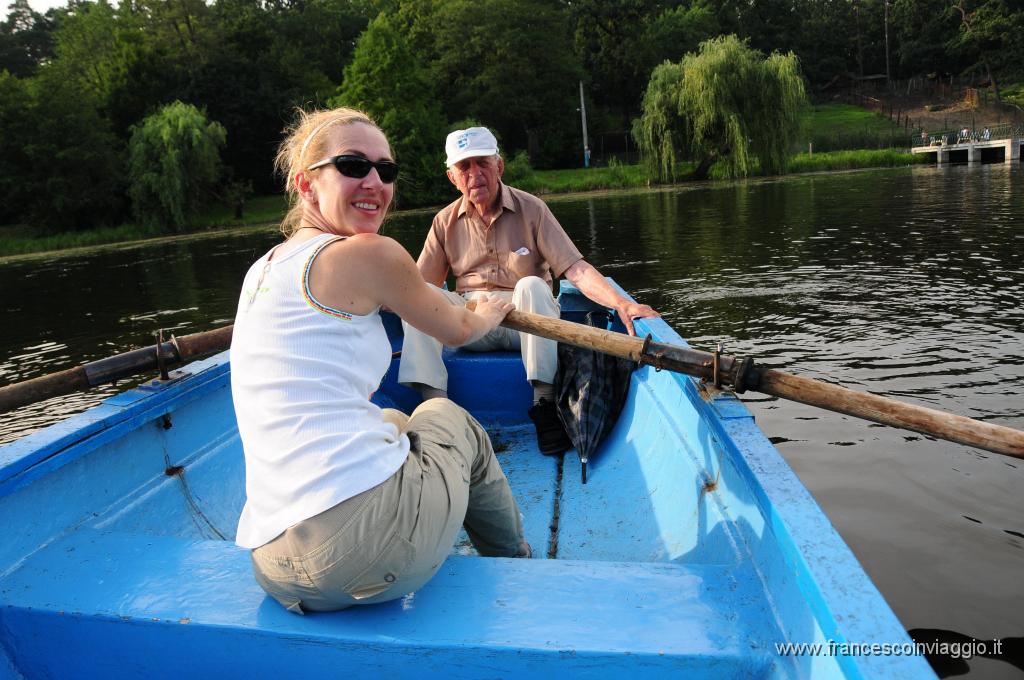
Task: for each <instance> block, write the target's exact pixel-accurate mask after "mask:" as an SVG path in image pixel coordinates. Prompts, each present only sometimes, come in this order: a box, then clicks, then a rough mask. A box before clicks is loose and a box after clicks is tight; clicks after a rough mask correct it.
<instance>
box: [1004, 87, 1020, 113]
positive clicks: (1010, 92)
mask: <svg viewBox="0 0 1024 680" xmlns="http://www.w3.org/2000/svg"><path fill="white" fill-rule="evenodd" d="M1002 96H1003V101H1005V102H1008V103H1010V104H1015V105H1016V106H1019V107H1024V83H1014V84H1012V85H1004V86H1003V90H1002Z"/></svg>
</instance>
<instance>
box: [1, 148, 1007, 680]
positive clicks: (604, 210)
mask: <svg viewBox="0 0 1024 680" xmlns="http://www.w3.org/2000/svg"><path fill="white" fill-rule="evenodd" d="M1022 196H1024V171H1022V169H1021V167H1020V166H1019V164H1015V165H1004V164H998V165H985V166H981V167H966V166H959V167H958V166H952V167H944V168H941V169H940V168H914V169H898V170H886V171H870V172H855V173H840V174H826V175H806V176H796V177H790V178H784V179H774V180H754V181H749V182H737V183H728V184H713V185H712V184H701V185H694V186H688V187H684V188H681V189H673V190H664V191H651V192H640V193H628V194H608V195H600V196H598V195H594V196H591V197H583V198H579V197H577V198H566V199H557V200H553V201H552V202H551V208H552V210H553V211H554V213H555V215H556V216H557V217H558V219H559V220H560V221H561V222H562V224H563V225H564V226H565V227H566V230H567V231H568V232H569V234H570V235H571V236H572V238H573V239H574V240H575V242H576V244H577V245H578V246H579V248H580V250H581V251H583V253H584V254H585V255H586V257H587V259H588V260H590V261H591V262H593V263H594V264H595V265H597V266H598V267H599V268H600V269H601V270H602V272H603V273H605V274H607V275H610V276H613V277H615V279H616V280H617V281H618V282H619V283H620V284H621V285H622V286H623V287H624V288H625V289H627V290H629V291H630V292H631V293H633V294H634V296H635V297H637V298H638V299H639V300H641V301H642V302H646V303H649V304H651V305H653V306H654V307H655V308H656V309H658V310H659V311H661V312H662V314H663V315H664V316H665V318H666V319H667V320H668V321H669V323H671V324H672V325H673V326H674V327H675V328H676V329H677V330H678V331H679V333H680V334H681V335H683V336H684V337H687V338H688V339H689V340H690V342H691V344H693V345H695V346H697V347H700V348H711V347H713V346H714V344H715V343H717V342H722V343H724V344H725V346H726V349H727V351H728V352H730V353H737V354H749V355H752V356H754V357H755V358H756V359H757V360H758V361H759V362H762V363H766V364H768V365H771V366H774V367H777V368H784V369H787V370H790V371H794V372H798V373H801V374H804V375H808V376H811V377H819V378H823V379H825V380H828V381H831V382H836V383H840V384H842V385H845V386H848V387H853V388H855V389H861V390H867V391H871V392H875V393H879V394H885V395H889V396H892V397H896V398H901V399H906V400H907V401H911V402H914V403H918V404H922V405H925V406H929V407H933V408H938V409H944V410H948V411H951V412H955V413H959V414H962V415H966V416H970V417H973V418H978V419H982V420H988V421H991V422H996V423H999V424H1003V425H1008V426H1011V427H1016V428H1019V429H1024V198H1022ZM430 217H431V215H430V214H429V213H418V214H414V215H403V216H399V217H396V218H394V219H392V220H391V221H390V222H389V223H388V224H387V225H386V227H385V233H388V234H390V235H392V236H394V237H395V238H397V239H398V240H399V241H401V242H402V243H403V244H404V245H405V246H406V247H407V248H408V249H409V250H410V251H412V252H413V253H414V254H415V253H418V252H419V247H420V245H421V244H422V240H423V237H424V234H425V230H426V228H427V227H428V225H429V222H430ZM277 240H278V236H277V235H276V234H275V232H273V231H272V230H266V229H265V230H254V231H251V232H245V233H235V234H232V235H230V236H221V237H212V238H201V239H192V240H183V241H179V242H174V243H164V244H159V245H149V246H142V247H134V248H129V249H113V250H102V251H99V252H93V253H89V254H82V255H73V256H67V257H53V258H41V259H32V260H22V261H14V262H7V263H0V309H2V310H3V315H4V324H3V326H4V329H3V333H2V338H0V384H4V383H7V382H13V381H16V380H23V379H26V378H30V377H34V376H36V375H42V374H45V373H48V372H51V371H54V370H57V369H60V368H65V367H67V366H70V365H73V364H76V363H80V362H83V361H88V360H94V359H98V358H101V357H104V356H108V355H110V354H114V353H116V352H119V351H124V350H126V349H130V348H133V347H137V346H141V345H143V344H147V343H151V342H152V337H153V335H152V334H153V332H154V331H155V330H156V329H157V328H164V329H168V330H172V331H174V332H176V333H178V334H182V333H189V332H195V331H200V330H205V329H208V328H213V327H216V326H219V325H223V324H226V323H230V322H231V320H232V317H233V315H234V308H235V304H236V302H237V296H238V288H239V284H240V281H241V279H242V276H243V274H244V272H245V270H246V269H247V267H248V265H249V263H251V262H252V261H253V260H255V259H256V258H257V257H258V256H259V255H261V254H262V253H263V252H265V251H266V250H267V249H268V248H269V247H270V246H271V245H273V244H274V243H275V242H276V241H277ZM123 387H124V385H121V386H119V387H117V388H104V389H102V390H97V391H94V392H92V393H90V394H88V395H78V396H76V397H74V398H73V399H65V400H62V401H60V402H59V403H56V404H55V403H44V404H41V405H36V406H32V407H26V408H24V409H21V410H19V411H16V412H14V413H11V414H6V415H3V416H0V442H6V441H11V440H12V439H14V438H16V437H18V436H20V435H23V434H25V433H27V432H29V431H32V430H33V429H36V428H38V427H41V426H43V425H46V424H49V423H51V422H54V421H55V420H56V419H59V418H60V417H62V416H63V415H65V414H68V413H72V412H77V411H80V410H82V409H84V408H86V407H87V406H90V405H93V404H95V403H96V402H97V401H98V400H100V399H101V398H103V397H104V396H106V395H108V394H110V393H112V392H114V391H117V390H118V389H122V388H123ZM744 401H745V402H746V403H747V405H748V406H749V408H750V409H751V410H752V411H753V412H754V414H755V416H756V418H757V422H758V423H759V424H760V426H761V428H762V429H763V430H764V431H765V432H766V433H767V434H768V436H769V437H770V438H771V439H772V441H773V442H774V443H775V444H776V446H777V447H778V449H779V451H781V453H782V455H783V456H784V457H785V458H786V460H787V461H788V462H789V463H790V464H791V465H792V466H793V468H794V469H795V470H796V472H797V474H798V475H799V476H800V478H801V480H802V481H803V482H804V484H806V485H807V487H808V488H809V489H810V490H811V492H812V493H813V494H814V496H815V498H816V499H817V500H818V502H819V503H820V504H821V505H822V507H823V508H824V510H825V512H826V513H827V515H828V517H829V518H830V519H831V521H832V522H833V523H834V524H835V525H836V527H837V528H838V529H839V532H840V533H841V534H842V536H843V538H844V539H845V540H846V541H847V543H848V544H849V545H850V546H851V547H852V549H853V551H854V553H855V554H856V555H857V557H858V559H860V561H861V563H862V564H863V565H864V567H865V568H866V569H867V571H868V573H869V574H870V575H871V577H872V578H873V579H874V581H875V583H876V584H877V585H878V587H879V589H880V590H881V591H882V593H883V594H884V595H885V597H886V599H887V600H888V601H889V603H890V604H891V605H892V607H893V608H894V610H895V611H896V614H897V615H898V616H899V618H900V620H901V621H902V622H903V624H904V625H905V626H906V627H907V628H908V629H911V630H914V631H915V634H917V635H918V636H920V637H921V639H924V640H932V639H935V638H936V636H940V635H949V634H951V633H948V632H947V633H940V632H935V633H931V632H923V629H938V630H940V631H950V632H955V633H959V634H963V635H966V636H967V637H968V638H976V639H978V640H986V639H987V640H992V639H996V638H1000V639H1003V638H1017V641H1016V642H1014V641H1013V640H1009V639H1008V640H1006V642H1005V643H1004V649H1006V650H1013V649H1016V650H1017V652H1016V654H1017V655H1018V656H1017V659H1018V661H1017V663H1018V664H1024V661H1021V660H1020V659H1021V658H1022V657H1024V653H1022V652H1021V651H1020V650H1021V647H1022V646H1024V639H1022V638H1021V636H1022V635H1024V613H1022V609H1024V579H1022V574H1024V503H1022V502H1021V501H1022V497H1024V493H1022V491H1024V461H1022V460H1017V459H1011V458H1005V457H1002V456H998V455H995V454H989V453H985V452H981V451H978V450H974V449H970V448H967V447H963V446H959V445H956V444H952V443H947V442H941V441H936V440H932V439H930V438H928V437H923V436H920V435H916V434H914V433H910V432H904V431H899V430H894V429H891V428H886V427H881V426H878V425H873V424H870V423H867V422H864V421H861V420H858V419H855V418H850V417H846V416H841V415H838V414H833V413H830V412H826V411H821V410H817V409H814V408H811V407H807V406H802V405H799V404H794V403H790V402H785V401H781V400H776V399H771V398H767V397H762V396H758V395H754V394H749V393H748V394H747V395H744ZM854 642H856V641H854ZM939 670H940V671H941V672H942V673H943V674H944V675H951V674H956V673H958V672H961V671H969V672H970V674H971V676H972V677H979V678H980V677H984V678H1021V677H1024V670H1022V669H1021V668H1017V667H1015V666H1013V665H1011V664H1010V663H1006V662H1005V661H1000V660H993V659H984V658H974V659H971V660H970V661H969V662H966V664H963V665H955V664H954V665H949V666H945V667H942V668H940V669H939Z"/></svg>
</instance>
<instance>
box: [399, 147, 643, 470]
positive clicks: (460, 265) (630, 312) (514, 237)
mask: <svg viewBox="0 0 1024 680" xmlns="http://www.w3.org/2000/svg"><path fill="white" fill-rule="evenodd" d="M445 150H446V151H447V154H448V160H447V165H448V179H449V180H451V183H452V184H454V185H455V186H456V187H458V189H459V191H460V192H462V197H461V198H458V199H456V200H455V201H454V202H453V203H451V204H450V205H448V206H447V207H445V208H444V209H443V210H441V212H439V213H437V215H436V216H435V217H434V222H433V224H432V225H431V227H430V233H429V234H428V235H427V240H426V243H425V244H424V245H423V252H421V253H420V257H419V260H418V261H417V265H418V266H419V269H420V273H421V274H422V275H423V278H424V279H425V280H426V281H427V282H428V283H432V284H434V285H435V286H439V287H440V286H441V285H442V284H443V283H444V280H445V278H446V277H447V275H448V271H449V269H450V270H451V271H452V273H453V274H454V275H455V288H456V291H457V293H449V294H448V298H449V301H450V302H451V303H452V304H465V303H466V301H467V300H471V299H474V298H476V297H480V296H482V295H500V296H502V297H505V298H506V299H511V301H512V303H513V304H514V305H515V307H516V309H518V310H521V311H527V312H532V313H534V314H543V315H545V316H550V317H555V318H557V317H558V316H559V308H558V303H557V302H556V301H555V299H554V297H553V296H552V293H551V290H552V274H553V275H554V276H555V277H559V276H562V275H564V276H565V277H566V278H567V279H569V281H571V282H572V283H573V284H574V285H575V286H576V287H577V288H579V290H580V291H581V292H582V293H583V294H584V295H586V296H587V297H588V298H590V299H591V300H593V301H594V302H596V303H598V304H600V305H603V306H605V307H611V308H614V309H615V310H616V312H618V315H619V318H621V319H622V320H623V322H624V323H625V325H626V328H627V329H628V331H629V332H630V334H633V332H634V331H633V319H635V318H639V317H649V316H657V315H658V313H657V312H655V311H654V310H653V309H651V308H650V307H648V306H647V305H641V304H637V303H635V302H631V301H629V300H627V299H625V298H624V297H622V296H621V295H619V293H618V292H617V291H616V290H615V289H614V288H612V287H611V286H610V285H609V284H608V282H607V281H606V280H605V278H604V277H603V276H601V273H600V272H598V271H597V269H595V268H594V267H593V265H591V264H589V263H588V262H587V261H586V260H584V259H583V255H582V254H580V251H579V250H577V248H576V246H575V245H573V242H572V241H571V240H570V239H569V237H568V235H567V234H566V233H565V231H564V230H563V229H562V227H561V225H559V224H558V221H557V220H556V219H555V217H554V215H552V214H551V211H550V210H549V209H548V207H547V205H545V204H544V202H543V201H541V200H540V199H538V198H537V197H535V196H531V195H530V194H528V193H526V192H525V191H520V190H518V189H514V188H512V187H509V186H506V185H505V184H503V183H502V182H501V175H502V173H503V172H504V170H505V163H504V161H503V160H502V158H501V156H500V155H499V154H498V141H497V140H496V139H495V138H494V135H493V134H491V132H490V130H488V129H487V128H483V127H473V128H469V129H468V130H456V131H455V132H453V133H451V134H450V135H448V140H447V143H446V144H445ZM466 349H471V350H474V351H482V352H483V351H490V350H495V349H518V350H521V352H522V356H523V363H524V364H525V366H526V378H527V380H529V381H530V384H531V385H533V391H534V405H533V407H532V408H531V409H530V411H529V415H530V418H531V420H533V422H534V425H535V426H536V428H537V443H538V446H539V448H540V451H541V453H544V454H547V455H555V454H559V453H562V452H564V451H566V450H568V449H569V448H571V447H572V442H571V441H569V438H568V436H567V435H566V434H565V431H564V429H563V428H562V424H561V422H560V421H559V419H558V413H557V411H556V409H555V398H554V387H553V385H552V383H553V381H554V378H555V369H556V368H557V361H558V351H557V349H558V345H557V343H556V342H555V341H553V340H548V339H545V338H540V337H537V336H534V335H530V334H526V333H524V334H522V336H520V333H518V332H516V331H511V330H508V329H506V328H498V329H496V330H495V331H493V332H492V333H491V334H489V335H487V336H485V337H484V338H482V339H481V340H479V341H477V342H476V343H474V344H472V345H467V346H466ZM398 380H399V382H401V383H403V384H406V385H409V386H410V387H413V388H414V389H417V390H419V391H420V393H421V394H422V395H423V397H424V399H429V398H432V397H446V396H447V389H448V373H447V371H446V370H445V367H444V362H443V361H442V360H441V345H440V343H439V342H438V341H436V340H435V339H434V338H432V337H430V336H429V335H426V334H425V333H421V332H420V331H417V330H416V329H415V328H413V327H411V326H409V325H408V324H405V344H404V346H403V348H402V362H401V366H400V368H399V372H398Z"/></svg>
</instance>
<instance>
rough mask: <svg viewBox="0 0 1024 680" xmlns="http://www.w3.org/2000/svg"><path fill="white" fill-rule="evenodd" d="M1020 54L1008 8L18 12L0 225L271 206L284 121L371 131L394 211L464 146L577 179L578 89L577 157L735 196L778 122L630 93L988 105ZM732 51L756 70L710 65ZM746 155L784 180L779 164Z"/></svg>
mask: <svg viewBox="0 0 1024 680" xmlns="http://www.w3.org/2000/svg"><path fill="white" fill-rule="evenodd" d="M724 36H735V38H734V41H735V42H729V41H728V40H727V39H726V38H725V37H724ZM702 43H703V44H704V48H701V45H702ZM1022 43H1024V7H1022V6H1021V3H1020V0H716V1H714V2H712V1H711V0H571V1H570V0H214V1H213V2H212V3H207V2H205V1H204V0H121V2H119V3H118V4H116V5H114V4H110V3H108V2H107V1H106V0H100V1H98V2H89V1H85V0H70V2H69V4H68V5H67V6H65V7H63V8H60V9H54V10H50V11H48V12H47V13H46V14H39V13H37V12H34V11H33V10H32V9H31V8H30V7H29V5H28V4H27V0H15V2H14V4H13V5H12V8H11V11H10V13H9V14H8V16H7V18H6V20H5V21H4V22H3V23H2V24H0V224H13V223H25V224H31V225H33V226H38V227H40V228H50V229H57V230H69V229H83V228H90V227H94V226H98V225H103V224H115V223H119V222H124V221H126V220H137V221H140V222H143V223H146V222H149V223H154V224H156V223H161V224H164V225H167V226H170V227H171V228H184V227H186V226H190V221H191V220H193V219H195V218H196V215H197V214H198V211H199V210H200V209H201V208H202V206H203V204H204V203H208V202H211V201H217V200H219V201H227V202H234V203H237V202H240V201H241V200H242V198H243V197H244V196H245V195H246V194H250V193H256V194H267V193H273V192H276V191H278V190H279V181H278V179H277V178H275V177H274V176H273V174H272V158H273V155H274V150H275V148H276V145H277V143H278V141H279V139H280V133H281V130H282V129H283V127H284V126H285V124H286V123H287V122H288V121H289V119H290V117H291V115H292V112H293V111H294V110H295V108H296V107H300V106H301V107H309V106H327V105H337V104H347V105H353V106H358V107H361V108H364V109H366V110H368V111H369V112H370V113H371V114H372V115H374V116H375V117H376V118H377V120H378V121H379V122H380V123H381V125H382V127H383V128H384V129H385V130H386V131H387V132H388V135H389V137H390V139H391V140H392V143H393V144H394V146H395V154H396V157H397V159H398V161H399V162H400V164H401V165H402V168H403V176H402V179H401V180H400V183H399V187H398V200H399V202H400V204H402V205H405V206H413V205H425V204H430V203H438V202H440V201H443V200H446V198H447V197H448V196H450V193H449V190H448V188H447V185H446V182H447V181H446V179H445V177H444V173H443V167H444V166H443V154H442V147H443V140H444V135H445V134H446V133H447V132H448V131H449V130H450V129H453V128H454V127H456V126H461V125H465V124H467V123H471V122H473V123H481V124H486V125H488V126H490V127H491V128H492V129H494V130H495V131H496V133H497V134H498V135H499V138H500V140H501V143H502V146H503V148H504V149H505V150H506V152H512V153H516V152H518V153H520V154H521V155H522V156H523V162H524V163H525V161H526V159H528V161H529V164H530V165H531V166H532V167H536V168H551V167H576V166H578V165H579V164H580V159H581V157H582V150H581V131H580V115H579V112H578V107H579V82H580V81H582V82H583V83H584V89H585V91H586V96H587V104H586V106H587V113H588V117H589V126H590V132H591V134H592V135H593V134H600V133H602V132H621V131H629V130H632V131H633V133H634V134H635V135H636V138H637V140H638V141H640V142H644V140H645V139H646V140H647V142H646V146H645V148H646V149H647V150H648V154H647V155H648V156H651V158H649V159H648V160H649V162H650V164H651V168H652V174H654V175H657V176H670V175H671V172H670V171H666V170H667V169H668V170H670V165H671V163H672V161H673V160H674V159H675V157H676V154H677V153H678V154H680V155H684V156H687V157H690V158H694V159H695V160H698V161H701V162H702V163H703V162H709V163H713V162H715V161H716V160H727V162H728V163H729V164H730V165H729V168H730V172H733V173H735V172H740V173H742V171H743V163H739V165H737V163H738V161H736V160H735V159H736V154H737V153H739V154H740V155H743V154H745V153H747V151H745V149H746V148H747V147H746V146H745V145H744V144H743V143H742V140H743V139H744V138H746V139H748V140H749V143H750V144H752V145H754V146H756V145H757V144H758V143H759V142H758V141H757V140H754V139H753V138H751V137H750V134H751V129H748V128H745V127H743V126H742V125H740V126H738V124H737V120H740V121H742V120H745V119H744V118H743V116H748V117H750V116H753V117H754V118H757V117H762V118H763V117H764V113H765V110H766V108H767V107H774V104H772V102H773V101H775V100H771V99H770V97H764V98H762V101H760V102H758V101H757V100H758V97H759V96H760V95H759V91H758V90H757V89H755V90H738V91H737V92H734V93H732V94H729V93H718V94H717V95H715V96H714V97H710V98H705V99H704V100H701V101H697V100H696V99H693V98H692V97H690V99H686V98H685V97H684V99H686V101H684V100H683V99H679V97H678V96H677V98H676V100H677V105H675V109H673V110H671V111H669V110H668V109H663V110H660V112H659V109H657V105H658V104H657V101H656V100H657V99H658V97H657V96H655V95H656V93H655V92H653V91H652V90H651V89H650V88H651V87H655V84H656V83H659V84H660V85H657V87H669V88H675V90H674V91H675V92H676V93H677V94H678V93H680V92H683V91H684V88H687V87H688V88H690V89H689V90H686V91H687V92H690V93H691V95H692V93H693V92H695V91H696V90H694V89H693V88H694V87H695V85H694V81H693V79H692V78H690V80H687V78H686V77H684V72H683V70H681V69H683V68H684V65H685V64H689V66H687V67H686V68H705V69H714V68H724V67H725V66H726V65H727V64H726V62H729V63H731V64H732V66H731V67H730V68H731V70H729V71H728V73H725V72H721V73H720V75H721V74H724V76H723V77H726V78H727V79H730V82H733V83H734V86H735V87H738V88H748V87H750V83H751V82H753V83H756V82H763V80H762V81H757V80H756V79H757V78H762V79H763V78H764V77H766V76H765V74H774V75H773V76H772V77H777V78H778V79H780V80H779V82H780V83H783V85H780V87H781V88H782V89H778V91H777V92H774V94H773V95H772V96H776V97H779V98H780V99H778V101H780V102H782V104H781V106H782V107H783V111H782V112H781V113H782V115H783V118H786V119H787V120H788V119H789V118H792V117H793V116H794V115H795V114H794V110H795V109H794V107H797V106H798V104H799V101H800V100H801V98H802V97H803V93H804V92H805V91H806V92H807V93H809V94H810V95H811V96H812V97H813V96H816V95H823V94H824V93H827V92H829V91H831V90H832V89H833V88H835V87H837V85H838V84H842V83H848V82H851V81H856V80H857V79H860V78H864V77H870V76H874V75H886V76H888V77H890V78H904V77H910V76H920V75H926V76H932V77H936V78H941V77H945V76H948V75H951V74H955V75H960V76H962V75H964V74H967V75H971V74H974V75H976V76H977V77H978V79H979V80H984V81H985V82H986V83H989V84H991V86H992V87H993V88H994V90H995V91H996V93H998V87H999V84H1000V83H1001V82H1002V80H1003V79H1005V78H1008V79H1011V80H1012V79H1013V78H1017V77H1019V76H1020V74H1021V73H1022V71H1024V44H1022ZM742 49H746V50H750V51H751V53H753V54H759V55H760V56H759V57H758V59H759V60H760V61H757V64H761V65H755V62H754V61H751V62H749V64H748V63H747V62H746V61H743V62H742V64H739V65H737V64H734V63H732V62H731V61H729V60H728V59H725V58H726V57H727V56H728V54H731V52H729V50H742ZM723 50H724V52H723ZM775 52H779V53H780V54H779V55H775V56H773V53H775ZM735 54H741V52H736V53H735ZM742 54H747V53H746V52H742ZM687 55H690V56H689V57H687ZM716 55H717V56H716ZM742 58H743V59H748V57H747V56H744V57H742ZM687 59H689V62H687ZM723 59H725V61H723ZM773 59H774V61H773ZM716 64H717V66H716ZM743 64H747V66H749V68H747V66H743ZM741 66H742V68H741ZM758 74H760V75H758ZM741 76H742V77H741ZM748 77H749V78H754V80H752V81H748V80H745V78H748ZM698 90H699V88H698ZM688 96H689V95H688ZM715 97H717V99H716V98H715ZM698 99H699V98H698ZM727 100H728V101H727ZM665 101H666V102H667V101H668V99H665ZM687 101H688V102H689V103H687ZM716 102H718V103H717V104H716ZM662 103H663V104H664V102H662ZM719 105H723V106H724V105H728V106H731V107H732V109H731V112H730V111H725V112H724V113H722V112H721V111H717V112H716V111H715V110H712V108H713V107H714V106H719ZM709 107H712V108H709ZM655 115H661V116H662V118H663V119H664V120H665V121H667V122H668V123H671V122H672V121H676V122H675V123H673V125H675V127H671V129H670V128H664V129H661V131H659V128H658V125H657V124H656V123H655V120H654V118H652V116H655ZM691 115H693V116H696V117H697V118H693V119H691V118H688V116H691ZM687 121H689V122H687ZM694 121H697V122H696V123H694ZM701 121H702V122H701ZM686 125H690V126H691V127H690V128H686ZM694 125H696V128H694V127H693V126H694ZM694 129H697V130H704V131H707V130H712V131H716V130H717V131H718V132H719V133H721V134H720V139H718V141H714V142H713V143H710V144H704V143H703V141H702V139H701V138H700V136H699V135H698V136H694ZM775 129H777V130H778V131H779V132H778V133H777V135H778V136H781V137H782V138H785V136H786V132H785V129H784V128H782V127H776V128H775ZM665 135H675V136H674V137H671V138H669V139H668V140H667V142H666V140H665ZM722 135H724V137H723V136H722ZM772 136H776V135H772ZM722 140H724V141H722ZM704 141H706V140H704ZM666 143H667V144H668V145H669V146H666ZM762 146H763V145H762ZM657 148H660V149H661V152H654V150H655V149H657ZM666 154H667V155H666ZM749 154H750V155H754V156H757V157H758V158H760V159H761V161H762V164H763V165H766V166H767V167H778V166H779V165H780V163H781V165H782V166H784V160H782V161H780V160H779V159H778V151H777V149H774V148H754V147H751V148H750V150H749ZM659 167H661V170H659Z"/></svg>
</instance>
